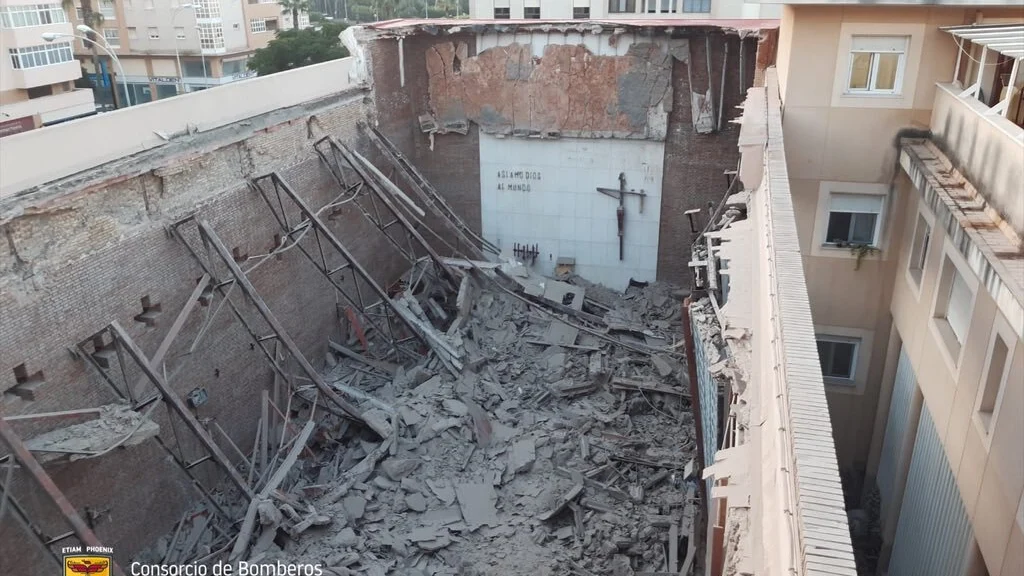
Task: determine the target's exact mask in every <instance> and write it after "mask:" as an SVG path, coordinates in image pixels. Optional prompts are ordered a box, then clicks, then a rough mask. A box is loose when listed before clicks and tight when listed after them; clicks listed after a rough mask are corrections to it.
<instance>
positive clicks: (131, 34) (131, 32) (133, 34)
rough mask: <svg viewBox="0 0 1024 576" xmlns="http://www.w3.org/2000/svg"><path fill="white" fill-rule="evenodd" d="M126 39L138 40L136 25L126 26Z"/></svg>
mask: <svg viewBox="0 0 1024 576" xmlns="http://www.w3.org/2000/svg"><path fill="white" fill-rule="evenodd" d="M128 39H129V40H138V39H139V29H138V28H137V27H135V26H129V27H128Z"/></svg>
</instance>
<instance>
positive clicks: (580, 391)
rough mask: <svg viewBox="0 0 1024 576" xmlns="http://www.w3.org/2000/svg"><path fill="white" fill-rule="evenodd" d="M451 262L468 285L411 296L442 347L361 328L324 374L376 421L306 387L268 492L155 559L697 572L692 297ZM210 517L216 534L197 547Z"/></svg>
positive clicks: (188, 522)
mask: <svg viewBox="0 0 1024 576" xmlns="http://www.w3.org/2000/svg"><path fill="white" fill-rule="evenodd" d="M450 264H452V267H453V269H455V270H456V271H457V272H458V274H459V275H460V277H461V282H462V283H461V285H460V289H459V294H458V295H455V294H449V295H443V294H442V295H439V294H438V293H437V292H436V291H435V290H430V289H424V290H419V291H418V292H417V293H416V294H415V295H413V292H416V290H413V289H408V290H406V291H405V292H404V293H402V294H398V295H395V296H394V298H395V299H401V300H403V301H404V302H405V306H406V308H405V309H406V310H408V311H409V313H410V314H415V315H416V317H417V318H418V319H419V320H421V321H423V322H424V323H425V324H426V323H429V324H430V326H429V327H428V329H433V330H434V331H435V332H434V333H433V334H432V335H431V336H430V337H429V338H428V341H429V342H431V345H430V347H431V348H432V349H434V350H435V351H437V347H438V346H441V347H443V348H444V350H443V351H439V352H437V353H431V354H430V355H429V356H428V358H427V359H426V360H424V361H423V362H421V363H419V364H415V365H406V366H403V365H399V364H397V363H395V362H394V358H388V359H386V360H375V359H371V358H370V357H369V354H367V353H366V351H365V350H358V349H357V348H358V347H359V346H360V342H359V338H351V339H349V340H348V341H346V342H340V343H338V342H332V343H331V346H330V348H331V350H332V352H334V353H337V355H333V354H332V356H331V357H330V358H329V359H328V366H329V368H328V371H327V372H326V374H325V379H326V380H327V382H329V383H330V384H331V385H332V387H333V388H335V389H336V390H337V391H338V392H339V393H340V394H343V395H345V396H346V397H347V399H348V400H349V401H351V402H352V403H354V404H355V405H356V406H358V408H359V410H361V411H362V418H363V420H364V422H369V421H371V420H372V421H374V422H375V423H376V425H374V426H372V427H371V426H363V425H361V424H362V423H359V422H356V421H353V420H352V419H351V418H346V417H343V416H344V415H343V414H342V413H341V412H340V411H334V410H331V409H330V408H329V407H328V406H326V405H325V404H324V403H323V402H322V401H318V399H317V397H316V395H315V392H316V391H315V389H314V388H312V386H310V387H308V388H302V389H297V390H294V391H293V395H292V399H291V400H290V401H289V405H290V415H289V418H288V419H287V421H286V422H285V423H284V425H283V426H279V427H278V429H277V430H276V431H273V432H272V433H271V434H270V438H271V440H274V441H272V442H271V452H275V453H276V456H272V457H268V458H272V461H270V462H269V464H265V465H263V466H262V469H261V468H260V467H256V470H255V473H252V472H250V477H255V478H254V483H253V492H254V493H255V494H256V496H255V498H254V499H252V500H251V501H247V500H245V499H244V498H241V500H242V503H241V504H238V503H234V504H233V505H227V504H225V505H224V510H226V511H227V512H226V515H227V516H234V517H235V518H236V522H237V519H238V518H241V519H242V521H241V528H240V529H236V528H234V527H232V526H231V524H230V523H227V522H225V521H223V520H222V519H218V515H217V514H212V513H203V512H202V511H199V512H198V513H197V512H196V511H193V512H192V513H190V515H187V518H186V519H183V520H182V523H181V524H179V526H178V529H177V531H176V533H175V534H174V535H169V536H168V538H167V539H165V540H164V541H163V542H161V543H160V545H159V546H158V547H157V549H155V550H152V551H150V555H154V556H155V558H156V559H161V558H162V559H164V560H166V558H167V557H169V556H173V557H175V558H179V559H180V560H184V559H186V558H199V559H203V560H206V559H210V558H212V557H216V556H217V555H218V554H219V555H220V556H219V558H220V559H222V560H233V561H240V560H241V561H246V562H249V563H257V564H260V563H268V564H274V563H278V562H283V563H288V564H306V565H309V564H316V565H320V566H322V567H323V573H324V574H329V575H330V574H333V575H339V576H341V575H350V574H351V575H354V574H366V575H369V576H385V575H392V574H394V575H403V576H428V575H429V576H433V575H456V574H458V575H466V576H469V575H476V576H485V575H486V576H491V575H493V576H498V575H501V576H506V575H517V574H522V575H527V574H529V575H536V576H540V575H562V574H578V575H581V576H588V575H598V574H609V575H614V576H627V575H631V574H640V573H671V574H688V573H690V570H691V569H692V567H693V564H694V557H695V556H696V546H697V542H696V541H697V540H698V538H696V537H695V536H694V534H695V533H696V530H697V527H696V524H697V520H696V517H697V510H698V508H699V503H697V502H696V501H695V500H696V497H697V496H696V494H697V490H696V486H697V484H696V483H697V482H698V481H699V480H698V479H697V478H696V477H695V474H694V472H695V470H694V461H693V458H692V455H693V452H694V447H695V439H694V431H693V421H692V414H691V413H690V410H689V385H688V381H687V377H686V369H685V365H684V363H683V356H682V350H681V347H680V346H679V343H678V342H679V341H680V340H681V339H682V328H681V324H680V317H679V315H680V308H681V301H682V295H681V294H680V293H678V292H674V291H673V289H672V287H670V286H667V285H662V284H655V283H652V284H649V285H648V284H638V283H637V284H632V285H631V286H630V287H629V288H628V289H627V290H626V292H625V293H617V292H614V291H611V290H608V289H606V288H603V287H600V286H595V285H592V284H589V283H587V282H586V281H584V280H583V279H581V278H579V277H575V276H568V277H566V278H564V279H563V280H565V281H561V280H556V279H552V278H545V277H540V276H537V275H536V274H533V273H531V272H529V271H528V270H527V269H526V268H525V267H524V266H522V265H519V264H518V263H516V262H506V263H503V264H501V265H498V266H494V265H490V266H488V267H487V268H486V269H485V268H484V267H483V266H482V265H478V263H473V262H469V261H459V262H455V261H452V262H450ZM414 284H415V282H413V281H412V280H410V281H409V282H408V283H406V284H405V285H406V286H414ZM417 309H418V310H417ZM442 356H443V357H444V360H442ZM453 366H455V367H461V368H457V369H456V370H452V367H453ZM261 426H262V424H261ZM281 429H284V430H283V433H282V432H281ZM381 430H384V431H385V434H379V433H378V432H379V431H381ZM375 431H377V432H375ZM257 452H259V448H256V449H254V450H253V454H252V459H251V461H252V462H254V463H255V462H260V461H261V458H259V457H258V454H257ZM286 467H287V468H286ZM195 518H202V519H203V520H204V522H203V528H204V529H205V527H206V521H212V522H211V523H212V524H216V525H217V526H216V528H215V529H211V530H200V534H201V536H198V537H196V542H193V543H191V545H190V546H189V550H188V551H184V552H182V551H181V549H182V548H184V547H185V546H184V544H183V543H182V541H184V540H185V539H187V538H189V537H191V533H192V532H195V526H194V525H195ZM183 525H185V526H186V528H185V529H183V528H182V526H183ZM211 528H213V527H211ZM183 532H184V533H187V534H186V535H182V533H183ZM204 532H205V534H204ZM236 532H237V535H234V534H235V533H236ZM228 535H234V537H233V538H232V537H229V536H228Z"/></svg>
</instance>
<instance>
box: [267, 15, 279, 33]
mask: <svg viewBox="0 0 1024 576" xmlns="http://www.w3.org/2000/svg"><path fill="white" fill-rule="evenodd" d="M267 30H269V31H271V32H274V31H276V30H277V18H267Z"/></svg>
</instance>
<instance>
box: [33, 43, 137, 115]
mask: <svg viewBox="0 0 1024 576" xmlns="http://www.w3.org/2000/svg"><path fill="white" fill-rule="evenodd" d="M77 29H78V31H80V32H81V31H83V29H85V30H87V31H88V32H92V33H93V34H96V32H95V31H94V30H93V29H92V28H89V27H88V26H86V25H85V24H79V25H78V26H77ZM58 38H77V39H79V40H81V41H83V42H88V43H90V44H92V45H93V46H95V47H97V48H99V49H100V50H103V52H104V53H106V55H107V56H109V57H110V59H111V60H113V61H114V64H115V65H116V66H117V73H118V74H120V75H121V84H122V85H123V86H124V97H125V99H126V100H127V102H128V105H129V106H132V95H131V92H129V91H128V80H127V78H125V75H124V68H122V67H121V61H120V60H119V59H118V58H117V54H114V51H113V50H111V49H110V47H109V45H107V44H106V40H104V43H103V44H100V43H99V42H96V41H95V40H93V39H91V38H89V37H88V36H79V35H77V34H61V33H59V32H46V33H44V34H43V40H45V41H47V42H53V41H54V40H56V39H58ZM96 73H97V74H99V70H97V71H96Z"/></svg>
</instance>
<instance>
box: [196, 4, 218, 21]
mask: <svg viewBox="0 0 1024 576" xmlns="http://www.w3.org/2000/svg"><path fill="white" fill-rule="evenodd" d="M192 9H193V10H194V11H195V13H196V19H197V20H204V19H217V18H220V2H219V1H218V0H196V1H195V2H192Z"/></svg>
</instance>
